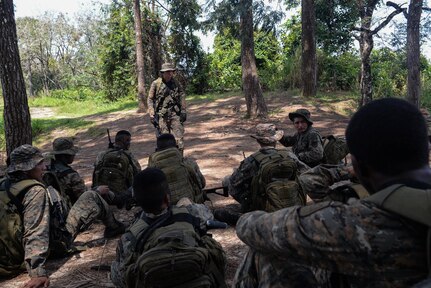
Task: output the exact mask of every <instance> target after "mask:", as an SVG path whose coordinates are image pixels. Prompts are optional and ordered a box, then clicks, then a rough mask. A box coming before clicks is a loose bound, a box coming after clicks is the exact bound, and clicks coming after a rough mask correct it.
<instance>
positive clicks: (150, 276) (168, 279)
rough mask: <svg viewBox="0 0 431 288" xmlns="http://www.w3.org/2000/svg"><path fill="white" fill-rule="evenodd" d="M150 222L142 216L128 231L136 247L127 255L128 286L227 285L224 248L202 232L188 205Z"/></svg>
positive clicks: (183, 287)
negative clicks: (187, 207)
mask: <svg viewBox="0 0 431 288" xmlns="http://www.w3.org/2000/svg"><path fill="white" fill-rule="evenodd" d="M150 220H152V219H150ZM147 222H149V223H151V222H150V221H149V219H146V220H144V219H142V218H139V219H138V220H137V222H135V224H133V225H132V226H131V228H130V230H129V231H128V232H126V233H128V234H129V235H126V236H127V237H128V238H129V239H132V242H131V243H132V247H133V253H132V255H131V256H130V257H129V258H128V259H126V267H127V270H126V273H125V279H126V283H127V287H143V288H156V287H157V288H168V287H169V288H174V287H176V288H195V287H200V288H204V287H208V288H218V287H226V284H225V281H224V267H225V258H224V254H223V249H222V247H221V246H220V244H218V243H217V242H216V241H214V240H213V239H211V237H209V236H207V235H204V236H201V235H200V233H199V232H198V231H199V230H198V229H199V219H198V218H196V217H193V216H192V215H191V214H189V213H188V212H187V209H185V208H173V209H172V210H170V211H168V212H167V213H166V214H165V215H163V216H161V217H159V218H157V219H156V220H155V221H153V222H152V223H151V224H148V223H147Z"/></svg>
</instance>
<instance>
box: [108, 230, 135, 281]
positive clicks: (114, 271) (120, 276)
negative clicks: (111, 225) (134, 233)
mask: <svg viewBox="0 0 431 288" xmlns="http://www.w3.org/2000/svg"><path fill="white" fill-rule="evenodd" d="M116 251H117V255H116V258H115V260H114V262H112V265H111V280H112V282H113V283H114V284H115V287H119V288H123V287H126V279H125V274H126V270H127V268H128V267H127V266H126V264H127V262H126V261H127V258H129V257H130V255H131V254H132V241H131V239H130V238H129V234H128V233H126V234H123V236H121V238H120V240H119V241H118V244H117V250H116Z"/></svg>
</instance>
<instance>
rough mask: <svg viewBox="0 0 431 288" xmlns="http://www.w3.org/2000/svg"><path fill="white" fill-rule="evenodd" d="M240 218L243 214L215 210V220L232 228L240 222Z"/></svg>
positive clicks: (227, 210)
mask: <svg viewBox="0 0 431 288" xmlns="http://www.w3.org/2000/svg"><path fill="white" fill-rule="evenodd" d="M239 217H241V213H239V212H236V211H231V210H230V209H226V208H218V209H215V210H214V218H216V219H217V220H219V221H222V222H226V223H228V224H229V225H231V226H235V225H236V222H238V219H239Z"/></svg>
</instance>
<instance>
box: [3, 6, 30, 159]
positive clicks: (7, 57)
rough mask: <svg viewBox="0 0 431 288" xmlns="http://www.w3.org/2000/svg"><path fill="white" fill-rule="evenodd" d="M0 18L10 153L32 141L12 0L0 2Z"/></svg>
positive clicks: (4, 116) (7, 139) (6, 125)
mask: <svg viewBox="0 0 431 288" xmlns="http://www.w3.org/2000/svg"><path fill="white" fill-rule="evenodd" d="M0 19H1V21H0V79H1V84H2V90H3V99H4V111H3V118H4V126H5V138H6V152H7V155H9V154H10V153H11V152H12V150H13V149H15V148H16V147H18V146H20V145H22V144H31V142H32V139H31V119H30V111H29V108H28V102H27V95H26V91H25V82H24V76H23V74H22V69H21V62H20V58H19V51H18V39H17V35H16V25H15V17H14V7H13V1H12V0H1V1H0Z"/></svg>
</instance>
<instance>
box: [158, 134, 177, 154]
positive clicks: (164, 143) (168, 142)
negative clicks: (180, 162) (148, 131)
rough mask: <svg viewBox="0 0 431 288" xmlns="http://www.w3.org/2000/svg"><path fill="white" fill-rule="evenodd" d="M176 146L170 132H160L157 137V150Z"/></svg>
mask: <svg viewBox="0 0 431 288" xmlns="http://www.w3.org/2000/svg"><path fill="white" fill-rule="evenodd" d="M172 147H177V142H176V141H175V137H174V135H172V134H167V133H166V134H162V135H160V136H159V137H157V151H160V150H164V149H168V148H172Z"/></svg>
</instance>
